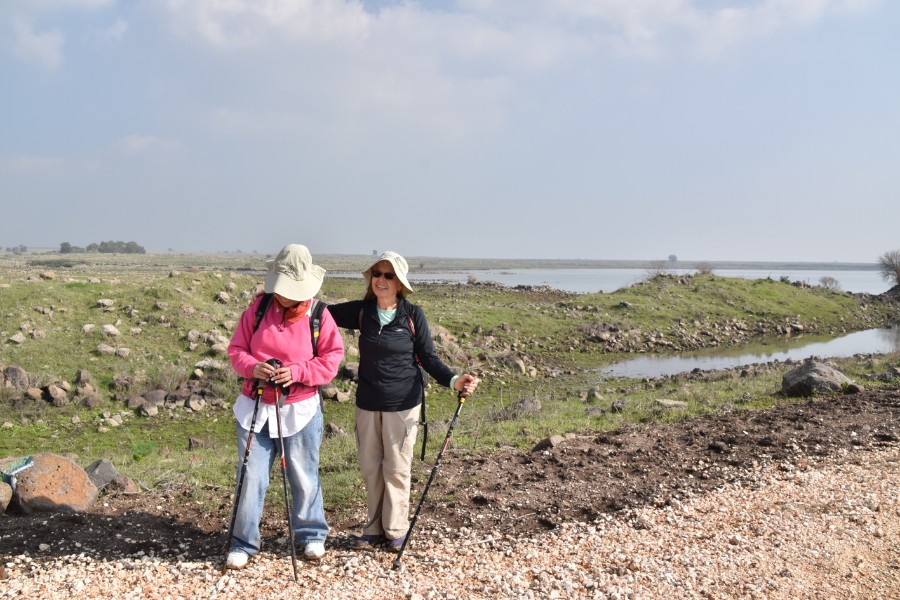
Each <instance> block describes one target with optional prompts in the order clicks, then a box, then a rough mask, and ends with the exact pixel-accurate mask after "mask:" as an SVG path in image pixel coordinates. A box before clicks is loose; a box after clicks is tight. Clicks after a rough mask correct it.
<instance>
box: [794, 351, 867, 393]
mask: <svg viewBox="0 0 900 600" xmlns="http://www.w3.org/2000/svg"><path fill="white" fill-rule="evenodd" d="M852 383H853V381H852V380H850V378H848V377H847V376H846V375H844V374H843V373H841V372H840V371H837V370H835V369H832V368H831V367H829V366H828V365H826V364H825V363H822V362H819V361H817V360H815V359H814V358H808V359H806V360H805V361H803V363H802V364H801V365H800V366H799V367H797V368H796V369H793V370H791V371H788V372H787V373H785V374H784V376H783V377H782V379H781V392H782V393H783V394H785V395H786V396H791V397H796V396H812V395H813V394H817V393H818V394H827V393H830V392H836V391H840V390H842V389H844V388H845V387H846V386H848V385H850V384H852Z"/></svg>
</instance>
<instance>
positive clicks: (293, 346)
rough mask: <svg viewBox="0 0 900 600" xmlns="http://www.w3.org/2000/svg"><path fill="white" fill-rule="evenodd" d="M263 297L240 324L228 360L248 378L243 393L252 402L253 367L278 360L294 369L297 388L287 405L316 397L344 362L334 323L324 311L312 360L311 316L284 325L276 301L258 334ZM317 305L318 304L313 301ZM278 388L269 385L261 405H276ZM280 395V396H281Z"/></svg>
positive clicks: (292, 375) (341, 343) (239, 373)
mask: <svg viewBox="0 0 900 600" xmlns="http://www.w3.org/2000/svg"><path fill="white" fill-rule="evenodd" d="M261 301H262V296H260V297H259V298H257V299H256V300H254V301H253V302H252V303H251V304H250V306H249V307H248V308H247V310H245V311H244V314H242V315H241V320H240V321H239V322H238V326H237V329H235V331H234V335H233V336H232V338H231V344H229V345H228V356H230V357H231V366H232V367H234V370H235V371H237V374H238V375H240V376H241V377H244V378H245V381H244V385H243V387H242V389H241V391H242V393H243V394H244V395H245V396H247V397H249V398H253V396H254V394H255V393H256V390H255V389H254V379H253V367H254V366H256V364H257V363H259V362H264V361H266V360H268V359H270V358H277V359H278V360H280V361H281V362H283V363H284V366H286V367H290V368H291V377H292V378H293V380H294V384H293V385H291V392H290V394H289V395H288V397H287V398H285V400H284V401H285V402H286V403H290V402H298V401H300V400H305V399H307V398H310V397H312V396H314V395H315V393H316V388H317V386H320V385H325V384H326V383H328V382H329V381H331V380H332V379H334V376H335V375H337V371H338V367H339V366H340V364H341V360H342V359H343V358H344V340H343V338H341V333H340V330H339V329H338V327H337V325H335V324H334V319H332V318H331V315H330V314H329V312H328V311H327V310H325V311H322V322H321V324H320V327H319V344H318V356H316V357H315V358H313V353H312V342H311V341H310V337H311V335H310V330H309V316H304V317H303V318H301V319H299V320H297V321H295V322H293V323H285V322H284V310H283V309H282V308H281V307H280V306H279V305H278V302H277V301H275V300H274V299H273V301H272V303H271V304H270V305H269V310H268V311H266V314H265V315H263V318H262V321H260V323H259V328H258V329H257V330H256V332H254V331H253V325H254V323H255V322H256V307H257V306H258V305H259V303H260V302H261ZM314 302H318V300H316V301H314ZM275 393H276V390H275V387H274V386H271V385H267V386H266V387H265V390H264V391H263V396H262V401H263V402H265V403H266V404H274V402H275ZM279 393H280V392H279Z"/></svg>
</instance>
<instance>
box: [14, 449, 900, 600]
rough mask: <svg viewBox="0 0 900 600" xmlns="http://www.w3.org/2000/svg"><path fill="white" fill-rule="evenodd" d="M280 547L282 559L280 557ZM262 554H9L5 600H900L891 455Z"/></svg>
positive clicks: (899, 478) (852, 457)
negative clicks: (391, 548)
mask: <svg viewBox="0 0 900 600" xmlns="http://www.w3.org/2000/svg"><path fill="white" fill-rule="evenodd" d="M282 550H283V549H282ZM394 558H395V555H393V554H389V553H387V552H384V551H375V552H371V551H365V552H354V551H351V550H344V549H337V548H330V549H329V552H328V554H327V555H326V557H325V559H323V560H322V561H321V562H318V563H309V562H304V561H302V560H301V561H300V562H299V574H300V578H299V579H300V580H299V582H296V583H295V582H294V581H293V577H292V571H291V561H290V557H289V555H288V554H287V553H286V552H284V551H282V552H279V553H277V554H273V553H270V552H263V553H261V555H260V556H258V557H257V558H256V559H254V560H252V561H251V562H250V565H249V566H248V567H247V568H246V569H245V570H243V571H230V572H228V573H226V574H224V575H223V574H222V573H221V572H220V571H219V568H218V567H219V564H217V563H211V562H175V561H173V560H172V559H168V558H166V559H159V558H154V557H150V556H143V555H139V556H128V557H123V558H118V559H116V560H106V559H105V558H103V557H100V556H96V555H92V554H90V553H89V552H85V553H82V554H78V555H70V556H65V557H58V556H53V557H50V558H48V557H42V556H29V555H24V554H23V555H19V556H12V557H6V559H5V560H6V563H5V567H6V568H5V577H6V579H5V580H3V581H0V598H49V599H52V598H134V599H137V598H171V599H178V598H241V599H247V600H249V599H255V598H287V597H290V598H307V597H309V598H312V597H316V598H326V599H329V600H333V599H338V598H354V599H356V598H379V599H387V598H411V599H426V598H441V599H455V598H604V599H620V598H628V599H645V598H666V599H667V600H674V599H680V598H765V599H779V598H784V599H788V598H790V599H797V598H809V599H813V598H815V599H817V600H818V599H830V598H833V599H845V598H860V599H863V598H864V599H876V598H878V599H891V598H894V599H900V448H898V447H896V446H894V447H889V448H882V449H879V450H876V451H870V450H866V451H862V450H861V451H854V452H853V453H849V454H845V455H844V456H842V457H839V458H837V459H831V460H828V461H825V462H823V463H819V464H815V465H810V464H808V463H807V462H806V460H805V459H801V460H799V461H798V462H797V463H794V464H787V463H784V464H780V465H772V466H769V467H766V468H761V469H757V471H756V472H755V473H754V475H753V477H752V479H751V480H750V481H749V482H743V483H741V484H735V485H730V486H728V487H726V488H724V489H722V490H720V491H718V492H716V493H713V494H708V495H705V496H697V497H693V498H681V499H680V501H675V502H674V503H673V504H672V505H669V506H665V507H660V508H653V507H651V508H645V509H642V510H639V511H636V512H634V513H631V514H627V515H616V516H609V517H605V518H603V519H602V520H600V521H598V522H594V523H570V524H567V525H565V526H563V527H562V528H560V529H559V530H558V531H555V532H552V533H548V534H544V535H541V536H538V537H535V538H530V539H518V540H515V539H511V538H510V537H509V536H506V535H505V534H504V533H503V532H500V531H497V532H494V533H493V534H491V535H489V536H486V537H484V538H475V537H473V534H472V533H471V532H466V531H460V532H457V531H453V532H450V531H437V530H435V529H433V528H430V527H423V528H422V529H421V530H420V531H417V532H416V533H415V537H414V538H413V540H412V542H411V543H410V547H409V548H408V550H407V553H406V554H405V555H404V557H403V560H402V565H403V566H402V568H401V569H400V570H395V569H393V568H392V561H393V559H394Z"/></svg>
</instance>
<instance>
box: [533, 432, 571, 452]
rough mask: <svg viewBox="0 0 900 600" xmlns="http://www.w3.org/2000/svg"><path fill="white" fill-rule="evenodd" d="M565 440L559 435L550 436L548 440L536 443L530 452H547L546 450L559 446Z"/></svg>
mask: <svg viewBox="0 0 900 600" xmlns="http://www.w3.org/2000/svg"><path fill="white" fill-rule="evenodd" d="M564 441H566V438H565V437H563V436H561V435H551V436H550V437H548V438H545V439H543V440H541V441H540V442H538V443H537V445H536V446H535V447H534V448H532V449H531V451H532V452H539V451H541V450H547V449H548V448H555V447H556V446H559V445H560V444H562V443H563V442H564Z"/></svg>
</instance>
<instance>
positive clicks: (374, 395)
mask: <svg viewBox="0 0 900 600" xmlns="http://www.w3.org/2000/svg"><path fill="white" fill-rule="evenodd" d="M328 311H329V312H330V313H331V316H332V318H334V322H335V323H337V325H338V327H342V328H344V329H359V330H360V336H359V386H358V387H357V389H356V406H357V407H359V408H361V409H363V410H371V411H381V412H396V411H399V410H407V409H410V408H413V407H414V406H417V405H418V404H420V403H421V401H422V391H423V381H422V377H421V374H420V373H419V367H418V365H417V364H416V357H418V359H419V361H421V363H422V368H423V369H425V371H426V372H427V373H428V374H429V375H430V376H431V377H432V378H434V380H435V381H436V382H437V383H439V384H441V385H442V386H444V387H450V380H451V379H453V376H454V373H453V371H451V370H450V368H449V367H448V366H447V365H445V364H444V363H443V362H442V361H441V359H440V358H439V357H438V355H437V354H435V352H434V342H432V341H431V332H430V331H429V328H428V320H427V319H426V318H425V312H424V311H423V310H422V309H421V308H419V307H418V306H416V305H415V304H413V303H412V302H409V301H408V300H406V299H405V298H403V299H401V300H400V301H399V302H398V303H397V314H396V315H395V316H394V320H393V321H391V322H390V323H388V324H387V325H385V326H384V327H381V325H380V324H379V322H378V305H377V304H376V300H375V299H374V298H373V299H371V300H351V301H350V302H342V303H340V304H332V305H330V306H329V307H328ZM410 320H412V323H413V325H414V327H415V336H413V332H412V330H411V328H410Z"/></svg>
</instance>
